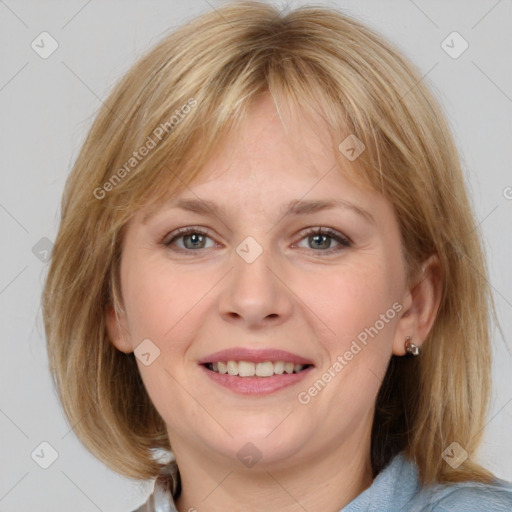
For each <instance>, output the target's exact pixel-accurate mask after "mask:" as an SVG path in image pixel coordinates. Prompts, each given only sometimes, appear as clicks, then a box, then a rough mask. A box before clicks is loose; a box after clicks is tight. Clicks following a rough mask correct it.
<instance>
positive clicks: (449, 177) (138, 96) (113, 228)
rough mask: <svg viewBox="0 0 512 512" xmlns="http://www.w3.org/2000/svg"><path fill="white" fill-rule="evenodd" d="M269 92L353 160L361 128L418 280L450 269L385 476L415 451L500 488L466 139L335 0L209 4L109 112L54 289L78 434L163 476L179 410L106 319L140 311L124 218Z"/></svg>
mask: <svg viewBox="0 0 512 512" xmlns="http://www.w3.org/2000/svg"><path fill="white" fill-rule="evenodd" d="M265 93H268V94H271V95H272V98H273V99H274V101H275V103H276V106H277V107H278V110H279V111H282V110H284V107H285V106H288V107H289V110H290V112H292V113H295V114H296V115H297V116H299V118H300V116H304V115H306V113H309V115H311V116H312V117H314V118H315V119H318V120H321V122H322V123H323V124H324V126H325V127H326V129H327V131H328V133H329V134H330V136H331V138H332V142H333V150H334V151H335V153H336V154H337V158H338V159H339V160H340V162H342V161H343V165H344V167H345V168H347V165H346V164H347V161H346V160H344V158H345V157H344V156H343V155H342V154H341V153H340V152H339V151H337V149H336V148H337V145H338V144H339V143H340V142H342V140H343V139H344V138H345V137H346V136H347V135H349V134H354V135H355V136H356V137H357V138H358V139H360V140H361V141H362V142H363V143H364V144H365V146H366V150H365V151H364V152H363V153H362V154H361V156H360V157H359V158H358V160H357V172H355V169H356V167H355V166H353V171H352V178H353V179H354V180H356V181H357V182H358V183H360V184H361V185H362V186H369V187H371V188H373V189H375V190H377V191H379V192H380V193H381V194H383V195H384V196H385V197H386V198H387V199H388V200H389V201H390V202H391V203H392V205H393V208H394V211H395V213H396V216H397V219H398V222H399V226H400V230H401V236H402V241H403V250H404V254H405V255H406V262H407V265H408V271H409V273H410V276H412V275H413V274H414V271H415V270H416V269H417V268H418V265H420V264H421V262H422V261H424V260H425V259H426V258H427V257H429V256H431V255H433V254H437V255H438V256H439V259H440V262H441V265H442V268H443V269H444V281H443V294H442V298H441V304H440V308H439V311H438V314H437V317H436V321H435V323H434V326H433V328H432V330H431V332H430V333H429V335H428V337H427V339H426V340H425V343H424V344H423V351H422V354H421V356H420V357H419V358H415V359H408V358H400V357H396V356H393V357H392V359H391V362H390V365H389V368H388V371H387V374H386V376H385V379H384V382H383V384H382V387H381V389H380V391H379V394H378V397H377V402H376V409H375V419H374V424H373V430H372V450H371V458H372V467H373V472H374V475H376V474H377V473H378V472H379V471H380V470H381V469H382V468H383V467H384V466H385V464H386V463H387V462H389V460H390V459H391V457H392V456H393V455H395V454H396V453H398V452H399V451H400V450H403V449H405V450H406V452H407V455H408V456H409V457H411V458H413V459H414V460H415V461H416V463H417V464H418V466H419V470H420V477H421V480H422V482H423V483H428V482H433V481H439V482H441V481H464V480H477V481H482V482H488V481H489V480H490V479H491V478H492V474H491V473H490V472H489V471H487V470H486V469H484V468H482V467H481V466H479V465H478V464H477V463H476V462H475V460H474V457H475V454H476V449H477V447H478V446H479V444H480V442H481V439H482V435H483V430H484V426H485V421H486V417H487V412H488V410H487V408H488V400H489V392H490V375H491V373H490V372H491V368H490V345H489V343H490V341H489V332H488V321H489V319H488V314H489V306H492V308H494V306H493V302H492V296H491V294H490V290H489V285H488V283H487V278H486V277H487V276H486V266H485V261H484V257H483V251H482V247H481V242H480V240H479V236H478V233H477V230H476V223H475V219H474V215H473V213H472V208H471V205H470V202H469V200H468V197H467V193H466V188H465V184H464V177H463V173H462V170H461V163H460V160H459V156H458V153H457V150H456V147H455V145H454V142H453V139H452V135H451V133H450V130H449V128H448V126H447V123H446V121H445V119H444V116H443V113H442V111H441V108H440V106H439V105H438V103H437V101H436V100H435V99H434V97H433V95H432V93H431V92H430V91H429V88H428V87H427V85H426V84H425V80H424V79H423V78H422V76H421V74H420V73H419V72H418V71H417V70H416V68H415V67H414V66H413V65H412V64H411V63H410V62H408V60H407V59H406V58H405V57H404V56H402V54H401V53H400V52H399V51H398V50H397V49H396V48H395V47H394V46H393V45H392V44H390V43H389V42H387V41H386V40H385V39H384V38H383V37H382V36H381V35H380V34H378V33H376V32H374V31H373V30H372V29H370V28H368V27H367V26H365V25H364V24H362V23H361V22H359V21H357V20H355V19H353V18H352V17H350V16H348V15H346V14H344V13H342V12H339V11H336V10H334V9H327V8H321V7H302V8H298V9H296V10H294V11H290V12H281V11H278V9H276V8H275V7H273V6H271V5H268V4H264V3H258V2H236V3H233V4H228V5H225V6H223V7H221V8H219V9H218V10H217V11H216V12H211V13H208V14H205V15H202V16H200V17H198V18H196V19H194V20H192V21H191V22H189V23H188V24H186V25H184V26H183V27H181V28H179V29H178V30H176V31H175V32H173V33H172V34H170V35H168V36H167V37H165V38H164V39H163V40H162V41H161V42H160V43H159V44H158V45H157V46H156V47H154V48H153V49H152V50H151V51H149V52H148V53H147V54H146V55H144V56H143V57H142V58H141V59H140V60H139V61H138V62H137V63H136V64H135V65H134V66H133V67H132V68H131V69H130V70H129V71H128V73H127V74H126V75H125V76H124V77H123V79H122V80H121V81H120V82H119V83H118V84H117V86H116V87H115V89H114V90H113V92H112V93H111V94H110V96H109V98H108V99H107V100H106V102H105V105H104V106H103V108H102V109H101V111H100V112H99V114H98V116H97V117H96V119H95V121H94V123H93V125H92V127H91V129H90V131H89V134H88V136H87V138H86V140H85V143H84V144H83V146H82V148H81V151H80V154H79V156H78V158H77V160H76V163H75V165H74V167H73V170H72V172H71V174H70V176H69V178H68V180H67V183H66V187H65V191H64V195H63V199H62V209H61V223H60V229H59V232H58V236H57V239H56V242H55V245H54V249H53V254H52V259H51V263H50V268H49V273H48V276H47V280H46V283H45V288H44V294H43V314H44V322H45V329H46V335H47V340H48V351H49V358H50V365H51V371H52V373H53V376H54V379H55V382H56V386H57V388H58V391H59V395H60V399H61V402H62V405H63V409H64V411H65V413H66V415H67V417H68V419H69V421H70V423H71V425H72V426H73V428H74V430H75V432H76V434H77V436H78V437H79V438H80V439H81V440H82V442H83V443H84V444H85V446H86V447H87V448H88V449H89V450H90V451H91V452H92V453H93V454H95V455H96V456H97V457H98V458H99V459H101V460H102V461H104V462H105V463H106V464H107V465H108V466H110V467H111V468H113V469H114V470H115V471H117V472H119V473H121V474H124V475H126V476H130V477H135V478H141V479H146V478H151V477H156V476H157V475H158V474H159V473H160V472H161V471H162V470H163V467H162V465H161V464H160V462H159V461H158V460H156V459H155V457H154V450H156V449H164V450H169V449H170V448H171V447H170V444H169V439H168V436H167V431H166V426H165V424H164V421H163V419H162V418H161V417H160V415H159V414H158V412H157V411H156V409H155V407H154V406H153V404H152V403H151V400H150V398H149V396H148V394H147V392H146V390H145V388H144V385H143V383H142V381H141V378H140V375H139V372H138V369H137V365H136V362H135V359H134V355H133V354H124V353H122V352H120V351H119V350H117V349H116V348H114V346H113V344H112V343H111V342H110V340H109V338H108V334H107V329H106V322H105V315H106V311H107V308H109V307H110V306H114V307H115V309H116V310H117V311H119V310H120V309H121V308H122V307H123V303H122V297H121V294H120V286H119V262H120V255H121V252H122V243H123V235H124V228H125V226H126V225H127V222H128V221H129V220H130V219H131V218H132V217H133V215H134V214H135V213H137V212H138V211H139V210H140V209H141V208H149V207H151V206H154V205H157V204H159V203H160V202H161V201H163V200H164V199H166V198H168V197H169V196H170V195H171V194H173V193H175V192H178V191H179V190H182V189H183V188H184V187H186V186H187V185H188V184H189V183H191V182H192V181H193V179H194V178H196V177H197V176H199V175H200V172H201V169H202V167H203V166H204V164H205V163H206V162H207V161H208V159H209V158H211V157H212V155H213V154H214V152H215V149H216V148H218V147H219V144H220V141H221V140H223V139H224V138H225V137H227V136H229V134H234V133H237V126H239V123H241V122H242V120H243V119H244V116H245V115H246V113H247V111H248V109H249V108H250V106H251V104H252V102H253V101H254V100H255V99H256V97H258V96H259V95H261V94H265ZM187 105H188V107H187ZM150 140H151V142H150ZM153 143H154V145H153ZM143 146H145V147H146V148H147V149H148V151H145V152H144V153H146V154H145V156H144V158H140V159H139V158H138V157H137V158H136V157H135V156H134V151H138V150H139V149H140V148H142V147H143ZM149 146H151V147H149ZM140 153H142V151H141V152H140ZM452 441H457V442H458V443H459V444H460V445H462V446H463V447H464V449H465V450H466V451H467V452H468V454H469V458H468V459H467V460H466V461H465V462H464V463H463V464H462V465H461V466H460V467H458V468H452V467H450V466H449V465H448V464H446V463H445V462H444V461H443V459H442V458H441V454H442V452H443V450H444V449H445V448H446V447H447V446H448V445H449V444H450V443H451V442H452Z"/></svg>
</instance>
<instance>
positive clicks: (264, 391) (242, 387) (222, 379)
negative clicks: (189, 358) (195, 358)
mask: <svg viewBox="0 0 512 512" xmlns="http://www.w3.org/2000/svg"><path fill="white" fill-rule="evenodd" d="M200 366H201V368H202V370H203V371H204V372H206V375H207V376H208V377H209V378H210V379H212V380H213V381H214V382H216V383H217V384H220V385H221V386H224V387H226V388H228V389H230V390H231V391H234V392H235V393H240V394H242V395H269V394H271V393H275V392H276V391H279V390H281V389H284V388H287V387H289V386H293V385H294V384H297V383H298V382H300V381H301V380H303V379H304V378H305V377H306V376H307V375H309V373H310V371H311V370H312V369H313V366H310V367H308V368H306V369H305V370H302V371H301V372H299V373H283V374H282V375H273V376H272V377H238V376H236V375H229V374H227V373H217V372H214V371H212V370H209V369H208V368H206V367H205V366H203V365H200Z"/></svg>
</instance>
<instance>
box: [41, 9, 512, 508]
mask: <svg viewBox="0 0 512 512" xmlns="http://www.w3.org/2000/svg"><path fill="white" fill-rule="evenodd" d="M106 105H107V106H105V108H104V109H103V110H102V111H101V112H100V114H99V115H98V118H97V119H96V121H95V122H94V124H93V126H92V128H91V131H90V133H89V135H88V137H87V140H86V142H85V144H84V146H83V148H82V151H81V153H80V155H79V157H78V160H77V162H76V164H75V167H74V169H73V171H72V173H71V175H70V177H69V180H68V183H67V187H66V191H65V194H64V198H63V205H62V222H61V226H60V231H59V234H58V238H57V240H56V243H55V247H54V251H53V257H52V262H51V267H50V270H49V274H48V278H47V282H46V286H45V290H44V301H43V305H44V318H45V327H46V332H47V338H48V348H49V354H50V359H51V365H52V369H53V371H54V376H55V379H56V384H57V386H58V389H59V393H60V398H61V401H62V404H63V407H64V410H65V412H66V414H67V416H68V418H69V420H70V422H71V424H73V425H75V431H76V433H77V435H78V436H79V438H80V439H81V440H82V441H83V443H84V444H85V446H86V447H87V448H88V449H89V450H90V451H91V452H92V453H93V454H95V455H96V456H97V457H98V458H99V459H100V460H102V461H104V462H105V463H106V464H107V465H109V466H110V467H111V468H113V469H114V470H116V471H117V472H119V473H121V474H123V475H126V476H129V477H133V478H139V479H147V478H155V479H156V482H155V490H154V493H153V494H152V496H150V498H149V499H148V501H147V503H146V504H144V505H143V506H141V508H140V509H139V511H150V510H151V511H164V510H179V511H180V512H183V511H186V510H188V511H191V510H199V511H200V510H208V511H210V510H255V511H256V510H269V509H275V510H284V511H287V510H308V511H316V510H333V511H334V510H343V511H344V512H347V511H351V512H352V511H359V510H372V511H383V510H386V511H387V510H389V511H391V510H393V511H396V510H466V511H467V510H496V511H505V510H512V485H510V484H508V483H507V482H504V481H502V480H499V479H497V478H495V477H494V475H492V474H491V473H490V472H489V471H488V470H487V469H485V468H483V467H481V466H480V465H479V464H478V462H477V448H478V446H479V444H480V442H481V439H482V435H483V428H484V426H485V423H486V418H487V412H488V398H489V389H490V340H489V332H488V311H489V308H492V297H491V295H490V293H489V286H488V284H487V280H486V270H485V262H484V259H483V255H482V250H481V245H480V241H479V239H478V235H477V233H476V230H475V226H476V224H475V219H474V216H473V214H472V212H471V208H470V205H469V201H468V198H467V193H466V190H465V187H464V180H463V174H462V170H461V165H460V162H459V158H458V155H457V151H456V148H455V146H454V143H453V141H452V137H451V135H450V133H449V130H448V128H447V126H446V123H445V121H444V118H443V115H442V112H441V110H440V108H439V106H438V105H437V103H436V101H435V100H434V98H433V97H432V95H431V93H430V92H429V90H428V88H427V86H426V85H425V84H424V83H423V81H422V80H421V78H420V75H419V74H418V72H417V71H416V70H415V69H414V67H413V66H412V65H411V64H410V63H409V62H407V60H406V59H405V58H404V57H403V56H401V55H400V53H399V52H398V51H397V50H396V49H394V48H393V47H392V45H390V44H389V43H388V42H386V41H384V40H383V38H382V37H381V36H380V35H378V34H376V33H375V32H373V31H372V30H370V29H369V28H367V27H365V26H364V25H362V24H361V23H360V22H358V21H356V20H354V19H352V18H350V17H348V16H346V15H343V14H341V13H339V12H337V11H334V10H330V9H324V8H319V7H311V8H300V9H297V10H295V11H291V12H289V13H287V14H284V13H280V12H279V11H278V10H276V9H275V8H273V7H272V6H269V5H266V4H262V3H255V2H252V3H251V2H237V3H233V4H229V5H225V6H224V7H222V8H221V9H218V10H217V11H216V12H212V13H210V14H207V15H204V16H201V17H199V18H197V19H195V20H193V21H192V22H190V23H189V24H187V25H185V26H184V27H182V28H180V29H179V30H177V31H176V32H175V33H173V34H171V35H170V36H168V37H167V38H166V39H164V40H163V41H162V42H161V43H160V44H159V45H158V46H156V47H155V48H154V49H153V50H151V51H150V52H149V53H148V54H147V55H146V56H144V57H143V58H142V59H141V60H140V61H139V62H138V63H136V64H135V65H134V66H133V67H132V69H131V70H130V71H129V72H128V73H127V75H126V76H125V77H124V78H123V80H122V81H121V82H120V83H119V84H118V86H117V87H116V88H115V90H114V91H113V92H112V94H111V97H110V98H109V100H107V102H106ZM162 454H163V455H162Z"/></svg>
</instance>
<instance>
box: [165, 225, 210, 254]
mask: <svg viewBox="0 0 512 512" xmlns="http://www.w3.org/2000/svg"><path fill="white" fill-rule="evenodd" d="M176 233H177V234H176V236H173V237H172V238H171V239H170V240H169V241H168V242H165V244H164V245H166V246H171V245H172V244H173V243H174V242H175V241H176V240H180V239H183V241H184V247H179V246H178V248H179V249H181V250H189V249H190V250H195V249H207V247H205V246H204V243H205V240H206V239H207V238H210V237H209V236H208V231H207V230H205V229H202V228H194V227H189V228H180V229H178V230H176Z"/></svg>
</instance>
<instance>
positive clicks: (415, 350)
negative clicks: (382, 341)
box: [405, 336, 421, 356]
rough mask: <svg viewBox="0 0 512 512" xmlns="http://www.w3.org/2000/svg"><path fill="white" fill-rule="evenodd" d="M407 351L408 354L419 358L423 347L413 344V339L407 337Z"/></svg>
mask: <svg viewBox="0 0 512 512" xmlns="http://www.w3.org/2000/svg"><path fill="white" fill-rule="evenodd" d="M405 351H406V352H407V353H408V354H412V355H413V356H419V355H420V352H421V347H419V346H418V345H415V344H414V343H411V337H410V336H407V337H406V338H405Z"/></svg>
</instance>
